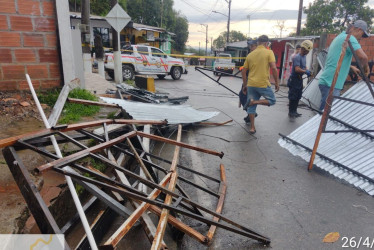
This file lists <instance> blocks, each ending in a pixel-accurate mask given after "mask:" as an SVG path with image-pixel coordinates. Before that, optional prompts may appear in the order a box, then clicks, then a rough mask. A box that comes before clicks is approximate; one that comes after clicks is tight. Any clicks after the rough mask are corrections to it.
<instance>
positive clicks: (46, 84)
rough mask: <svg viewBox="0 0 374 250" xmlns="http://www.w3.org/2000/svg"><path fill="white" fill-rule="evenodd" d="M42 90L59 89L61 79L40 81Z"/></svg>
mask: <svg viewBox="0 0 374 250" xmlns="http://www.w3.org/2000/svg"><path fill="white" fill-rule="evenodd" d="M40 84H41V88H42V89H51V88H56V87H61V79H55V80H40Z"/></svg>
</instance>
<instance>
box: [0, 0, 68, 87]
mask: <svg viewBox="0 0 374 250" xmlns="http://www.w3.org/2000/svg"><path fill="white" fill-rule="evenodd" d="M55 9H56V7H55V1H53V0H17V1H13V0H0V91H7V90H26V89H28V86H27V82H26V78H25V74H26V73H27V74H29V75H30V77H31V79H32V82H33V85H34V87H35V89H41V88H42V89H49V88H54V87H60V86H61V84H62V74H61V72H62V71H61V66H60V56H59V46H58V41H57V39H58V38H57V37H58V35H57V33H56V31H57V21H56V11H55Z"/></svg>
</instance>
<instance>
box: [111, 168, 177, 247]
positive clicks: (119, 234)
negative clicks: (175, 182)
mask: <svg viewBox="0 0 374 250" xmlns="http://www.w3.org/2000/svg"><path fill="white" fill-rule="evenodd" d="M170 177H171V174H168V175H166V176H165V177H164V179H163V180H162V181H161V182H160V185H161V186H163V187H165V186H166V184H167V183H168V182H169V181H170ZM160 193H161V190H159V189H154V190H153V191H152V192H151V193H150V194H149V195H148V197H147V198H148V199H152V200H154V199H156V198H157V196H158V195H159V194H160ZM150 205H151V204H149V203H146V202H143V203H142V204H140V205H139V206H138V208H137V209H136V210H135V211H134V212H133V213H132V214H131V215H130V216H129V218H127V220H126V221H125V222H124V223H123V224H122V225H121V226H120V227H119V228H118V229H117V230H116V232H115V233H114V234H113V235H112V236H111V237H110V238H109V239H108V240H107V241H106V242H105V243H104V246H108V245H111V246H112V247H113V248H115V247H116V245H117V244H118V243H119V241H120V240H121V239H122V238H123V237H124V236H125V235H126V233H127V232H128V231H129V230H130V229H131V228H132V226H133V225H134V224H135V222H136V221H137V220H138V219H139V218H140V217H141V216H142V215H143V214H144V212H145V211H146V210H147V208H148V207H149V206H150Z"/></svg>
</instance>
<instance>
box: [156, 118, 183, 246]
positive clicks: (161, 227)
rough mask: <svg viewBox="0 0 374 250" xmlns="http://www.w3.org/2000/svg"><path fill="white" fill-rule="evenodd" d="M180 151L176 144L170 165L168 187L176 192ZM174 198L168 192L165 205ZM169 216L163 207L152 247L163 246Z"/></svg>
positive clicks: (178, 139) (178, 136)
mask: <svg viewBox="0 0 374 250" xmlns="http://www.w3.org/2000/svg"><path fill="white" fill-rule="evenodd" d="M181 139H182V125H180V124H179V126H178V134H177V142H180V141H181ZM179 152H180V147H179V146H176V147H175V150H174V156H173V161H172V164H171V166H170V172H171V177H170V182H169V187H168V189H169V190H170V191H172V192H174V190H175V186H176V184H177V178H178V172H177V164H178V161H179ZM181 197H182V196H181ZM172 200H173V197H172V196H171V195H170V194H167V195H166V198H165V202H164V203H165V205H170V204H171V202H172ZM168 217H169V210H168V209H165V208H164V209H162V211H161V216H160V220H159V222H158V226H157V230H156V234H155V238H154V239H153V243H152V247H151V249H153V250H159V249H160V248H161V242H162V239H163V238H164V234H165V229H166V225H167V221H168Z"/></svg>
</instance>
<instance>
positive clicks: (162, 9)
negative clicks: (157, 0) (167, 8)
mask: <svg viewBox="0 0 374 250" xmlns="http://www.w3.org/2000/svg"><path fill="white" fill-rule="evenodd" d="M163 13H164V0H161V26H160V28H162V16H163V15H164V14H163Z"/></svg>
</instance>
